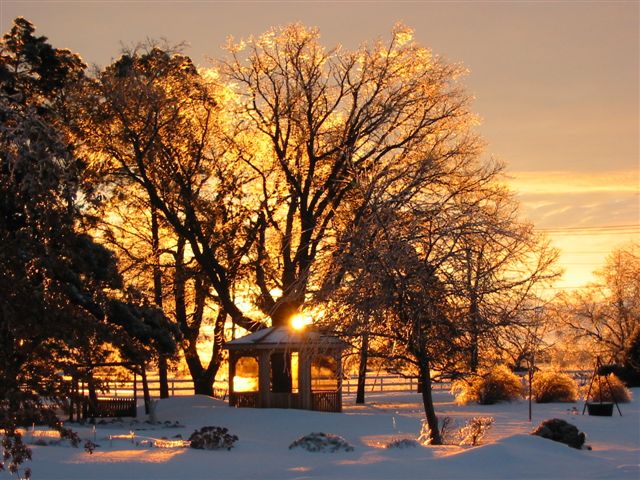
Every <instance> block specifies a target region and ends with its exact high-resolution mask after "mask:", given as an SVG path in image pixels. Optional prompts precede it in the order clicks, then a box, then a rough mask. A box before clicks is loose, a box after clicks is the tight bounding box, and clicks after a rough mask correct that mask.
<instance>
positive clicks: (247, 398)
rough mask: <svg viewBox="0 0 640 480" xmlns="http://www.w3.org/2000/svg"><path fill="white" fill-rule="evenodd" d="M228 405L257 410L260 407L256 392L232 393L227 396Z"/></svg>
mask: <svg viewBox="0 0 640 480" xmlns="http://www.w3.org/2000/svg"><path fill="white" fill-rule="evenodd" d="M229 405H230V406H232V407H239V408H258V407H260V404H259V396H258V392H234V393H233V394H231V395H229Z"/></svg>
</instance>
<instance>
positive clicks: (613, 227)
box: [538, 223, 640, 232]
mask: <svg viewBox="0 0 640 480" xmlns="http://www.w3.org/2000/svg"><path fill="white" fill-rule="evenodd" d="M626 228H640V223H632V224H627V225H598V226H586V227H548V228H539V229H538V230H543V231H545V232H548V231H556V230H558V231H565V230H620V229H626Z"/></svg>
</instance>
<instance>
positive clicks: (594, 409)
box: [587, 403, 613, 417]
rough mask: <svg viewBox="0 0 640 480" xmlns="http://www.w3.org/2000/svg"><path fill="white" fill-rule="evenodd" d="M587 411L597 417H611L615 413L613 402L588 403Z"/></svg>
mask: <svg viewBox="0 0 640 480" xmlns="http://www.w3.org/2000/svg"><path fill="white" fill-rule="evenodd" d="M587 412H589V415H594V416H596V417H610V416H612V415H613V403H587Z"/></svg>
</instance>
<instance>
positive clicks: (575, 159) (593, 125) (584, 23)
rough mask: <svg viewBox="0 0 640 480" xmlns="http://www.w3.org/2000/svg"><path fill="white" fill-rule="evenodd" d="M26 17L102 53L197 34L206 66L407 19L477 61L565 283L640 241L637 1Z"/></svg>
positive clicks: (51, 8) (33, 5)
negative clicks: (272, 36)
mask: <svg viewBox="0 0 640 480" xmlns="http://www.w3.org/2000/svg"><path fill="white" fill-rule="evenodd" d="M16 16H24V17H26V18H27V19H29V20H30V21H32V22H33V23H34V24H35V25H36V27H37V28H38V33H40V34H42V35H46V36H48V37H49V39H50V40H51V42H52V43H53V44H54V45H55V46H56V47H68V48H70V49H71V50H73V51H75V52H78V53H80V54H81V55H82V57H83V58H84V59H85V61H87V62H91V63H98V64H101V65H104V64H106V63H107V62H109V61H110V59H112V58H114V57H116V56H117V55H118V51H119V49H120V46H121V44H125V45H131V44H134V43H136V42H139V41H143V40H144V39H146V38H161V37H164V38H166V39H167V40H168V41H169V42H170V43H179V42H187V43H188V44H189V46H188V47H187V49H186V53H188V54H189V55H191V56H192V58H193V59H194V61H195V62H196V63H199V64H201V65H206V64H207V56H209V57H220V56H221V55H222V50H221V49H220V46H221V45H223V44H224V43H225V39H226V37H227V36H228V35H233V36H235V37H236V38H240V37H246V36H247V35H250V34H260V33H262V32H264V31H265V30H266V29H268V28H269V27H270V26H274V25H283V24H287V23H291V22H295V21H301V22H303V23H305V24H307V25H311V26H317V27H319V28H320V31H321V34H322V37H323V39H324V42H325V44H326V45H327V46H333V45H335V44H337V43H340V44H343V45H344V46H345V47H348V48H353V47H356V46H357V45H358V44H359V43H361V42H363V41H367V40H372V39H375V38H376V37H379V36H385V35H388V32H389V31H390V29H391V27H392V26H393V25H394V23H396V22H397V21H403V22H404V23H406V24H407V25H409V26H411V27H413V28H414V29H415V38H416V39H417V40H418V41H419V42H421V43H422V44H424V45H427V46H429V47H431V48H432V49H433V50H434V52H435V53H437V54H439V55H441V56H443V57H445V58H447V59H448V60H450V61H455V62H463V63H464V64H465V65H466V66H467V67H468V68H469V70H470V74H469V76H468V77H467V78H466V80H465V83H466V85H467V86H468V89H469V91H470V92H472V93H473V95H475V97H476V101H475V111H476V112H477V113H478V114H479V115H480V117H481V118H482V119H483V124H482V126H481V127H480V130H481V133H482V135H483V136H484V138H485V140H486V141H487V155H492V156H495V157H497V158H499V159H501V160H504V161H506V162H507V164H508V173H509V175H510V176H511V180H510V183H511V186H512V188H513V189H514V190H516V191H518V192H519V198H520V200H521V202H522V204H523V212H524V213H525V214H526V215H527V217H528V218H529V219H530V220H532V221H533V222H534V223H535V224H536V225H537V226H538V228H540V229H544V230H546V231H547V232H548V234H549V235H550V236H551V238H552V239H553V241H554V243H555V245H556V246H558V247H560V248H561V249H562V250H563V255H562V262H563V265H564V267H565V268H566V272H567V273H566V275H565V278H564V279H563V280H562V281H561V282H559V284H558V287H559V288H568V287H574V286H578V285H581V284H583V283H584V282H586V281H588V280H591V276H590V272H591V271H592V270H593V269H595V268H597V267H598V266H600V265H601V263H602V260H603V259H604V256H605V255H606V254H607V252H608V251H609V250H610V249H611V248H613V247H615V246H617V245H621V244H624V243H625V242H628V241H630V240H633V241H636V242H639V241H640V227H639V224H640V204H639V200H640V198H639V195H638V192H639V190H640V180H639V168H638V167H639V165H638V159H639V157H640V154H639V145H638V142H639V141H638V136H639V134H638V131H639V116H640V115H639V109H640V105H639V71H640V65H639V62H640V52H639V49H640V47H639V45H640V33H639V30H640V2H637V1H635V0H633V1H601V2H598V1H582V2H581V1H570V2H547V1H544V2H543V1H538V2H536V1H521V2H508V1H492V2H483V1H477V2H468V1H460V2H456V1H449V2H443V1H415V0H414V1H402V0H399V1H395V2H388V1H378V2H373V1H366V0H365V1H362V0H361V1H324V2H320V1H304V2H303V1H286V2H284V1H252V2H247V1H235V2H232V1H222V0H219V1H207V0H200V1H189V0H185V1H182V0H180V1H178V0H176V1H157V0H150V1H130V2H121V1H108V2H107V1H104V2H103V1H84V2H83V1H52V0H48V1H46V2H45V1H13V0H0V28H1V29H2V31H3V32H5V31H7V30H8V29H9V28H10V25H11V22H12V20H13V18H15V17H16ZM621 225H632V226H633V227H632V228H618V227H619V226H621ZM594 227H604V228H594ZM611 227H616V228H611ZM577 228H582V230H578V229H577Z"/></svg>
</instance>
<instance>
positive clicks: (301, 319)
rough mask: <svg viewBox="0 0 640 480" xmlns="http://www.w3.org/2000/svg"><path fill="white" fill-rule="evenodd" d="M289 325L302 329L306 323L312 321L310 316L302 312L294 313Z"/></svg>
mask: <svg viewBox="0 0 640 480" xmlns="http://www.w3.org/2000/svg"><path fill="white" fill-rule="evenodd" d="M289 323H290V324H291V327H293V328H294V329H295V330H302V329H303V328H304V327H306V326H307V325H310V324H311V323H313V322H312V320H311V317H309V316H307V315H304V314H302V313H296V314H295V315H294V316H293V317H291V320H290V322H289Z"/></svg>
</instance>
